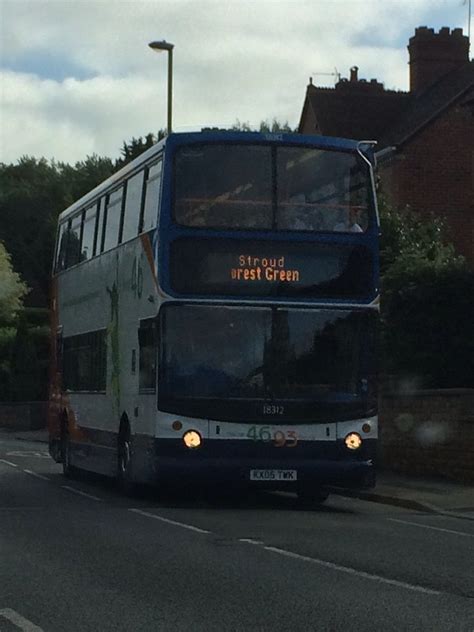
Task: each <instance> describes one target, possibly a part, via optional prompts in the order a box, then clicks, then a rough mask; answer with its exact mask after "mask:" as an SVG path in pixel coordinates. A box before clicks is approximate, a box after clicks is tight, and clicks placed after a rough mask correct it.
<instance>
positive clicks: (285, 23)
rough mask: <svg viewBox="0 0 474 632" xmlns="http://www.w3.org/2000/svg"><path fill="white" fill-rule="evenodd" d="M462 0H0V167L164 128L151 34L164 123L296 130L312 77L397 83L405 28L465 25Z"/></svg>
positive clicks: (75, 153)
mask: <svg viewBox="0 0 474 632" xmlns="http://www.w3.org/2000/svg"><path fill="white" fill-rule="evenodd" d="M467 2H468V0H252V1H250V2H249V1H247V0H172V1H165V0H146V1H145V0H134V1H133V2H131V1H129V0H0V106H1V109H0V162H4V163H16V162H17V160H18V159H20V158H21V157H22V156H25V155H28V156H34V157H37V158H40V157H43V156H44V157H46V158H48V159H53V158H54V159H55V160H57V161H64V162H69V163H75V162H76V161H79V160H83V159H84V158H86V156H90V155H92V154H98V155H100V156H109V157H111V158H113V159H115V158H117V157H118V156H119V154H120V148H121V146H122V143H123V141H124V140H130V139H131V138H132V137H139V136H144V135H146V134H147V133H148V132H154V133H156V132H157V131H158V130H159V129H161V128H165V127H166V107H167V106H166V95H167V53H166V52H163V53H157V52H154V51H152V50H151V49H150V48H149V47H148V43H149V42H151V41H153V40H163V39H165V40H166V41H168V42H172V43H173V44H174V46H175V47H174V53H173V67H174V72H173V131H177V132H180V131H181V132H185V131H196V130H199V129H200V128H201V127H204V126H217V127H229V126H231V125H232V124H233V123H235V122H236V121H237V120H238V121H241V122H247V123H249V124H250V125H251V126H256V127H258V125H259V123H260V121H262V120H264V119H266V120H269V121H271V120H272V119H273V118H276V119H278V120H279V121H281V122H285V121H288V123H289V124H290V126H292V127H296V126H297V124H298V121H299V117H300V114H301V110H302V107H303V102H304V97H305V93H306V87H307V84H308V82H309V77H310V76H311V77H313V82H314V83H315V84H316V85H321V86H333V85H334V76H332V75H331V74H330V73H335V72H336V71H337V72H338V73H340V74H341V76H342V77H348V76H349V69H350V67H351V66H354V65H357V66H358V67H359V78H365V79H368V80H369V79H372V78H377V79H378V80H379V81H382V82H383V83H384V84H385V87H386V88H388V89H395V90H407V89H408V53H407V49H406V46H407V44H408V40H409V38H410V37H411V36H412V35H413V34H414V32H415V28H416V27H417V26H429V27H433V28H435V30H439V28H441V27H442V26H449V27H451V28H455V27H461V28H463V29H464V32H465V33H467V25H468V5H467ZM471 30H472V26H471ZM471 56H472V53H471ZM326 73H327V74H326Z"/></svg>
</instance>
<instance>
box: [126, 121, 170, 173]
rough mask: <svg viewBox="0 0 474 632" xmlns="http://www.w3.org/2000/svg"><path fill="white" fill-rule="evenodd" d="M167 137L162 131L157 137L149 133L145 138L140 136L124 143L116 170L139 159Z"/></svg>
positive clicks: (161, 130)
mask: <svg viewBox="0 0 474 632" xmlns="http://www.w3.org/2000/svg"><path fill="white" fill-rule="evenodd" d="M165 135H166V134H165V130H164V129H160V130H159V131H158V133H157V134H156V135H155V134H153V133H152V132H149V133H148V134H147V135H146V136H145V138H142V137H141V136H139V137H138V138H132V140H130V141H128V142H127V141H124V142H123V145H122V149H121V150H120V153H121V154H122V157H121V158H118V159H117V160H116V161H115V168H116V169H121V168H122V167H123V166H125V165H126V164H128V163H129V162H131V161H132V160H134V159H135V158H138V156H140V154H142V153H143V152H144V151H146V150H147V149H149V148H150V147H153V145H155V144H156V143H157V142H159V141H160V140H162V139H163V138H164V137H165Z"/></svg>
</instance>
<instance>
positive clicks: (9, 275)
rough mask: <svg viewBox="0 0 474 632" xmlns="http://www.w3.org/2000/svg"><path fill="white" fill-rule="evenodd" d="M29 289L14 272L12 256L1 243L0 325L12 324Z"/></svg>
mask: <svg viewBox="0 0 474 632" xmlns="http://www.w3.org/2000/svg"><path fill="white" fill-rule="evenodd" d="M27 292H28V289H27V287H26V285H25V283H23V281H22V280H21V278H20V275H19V274H18V273H16V272H14V270H13V267H12V264H11V259H10V255H9V254H8V252H7V250H6V248H5V246H4V244H3V243H2V242H1V241H0V323H4V324H5V323H10V322H12V321H13V320H14V319H15V317H16V315H17V314H18V312H19V311H20V310H21V308H22V305H23V298H24V296H25V295H26V294H27Z"/></svg>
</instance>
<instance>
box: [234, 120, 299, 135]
mask: <svg viewBox="0 0 474 632" xmlns="http://www.w3.org/2000/svg"><path fill="white" fill-rule="evenodd" d="M230 131H233V132H251V131H254V130H252V127H251V126H250V124H249V122H248V121H246V122H241V121H240V120H239V119H237V120H236V122H235V123H234V124H233V125H232V127H231V128H230ZM258 131H259V132H261V133H264V134H277V133H279V132H280V133H284V134H293V133H296V130H294V129H291V127H290V126H289V125H288V121H285V122H284V123H281V122H280V121H279V120H278V119H276V118H273V120H272V122H271V123H270V122H269V120H268V119H265V120H264V121H260V125H259V128H258Z"/></svg>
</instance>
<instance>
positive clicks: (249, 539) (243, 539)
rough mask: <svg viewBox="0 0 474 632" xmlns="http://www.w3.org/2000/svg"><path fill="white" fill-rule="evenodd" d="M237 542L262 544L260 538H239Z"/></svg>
mask: <svg viewBox="0 0 474 632" xmlns="http://www.w3.org/2000/svg"><path fill="white" fill-rule="evenodd" d="M239 542H246V543H247V544H257V545H259V544H263V542H261V541H260V540H252V538H239Z"/></svg>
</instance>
